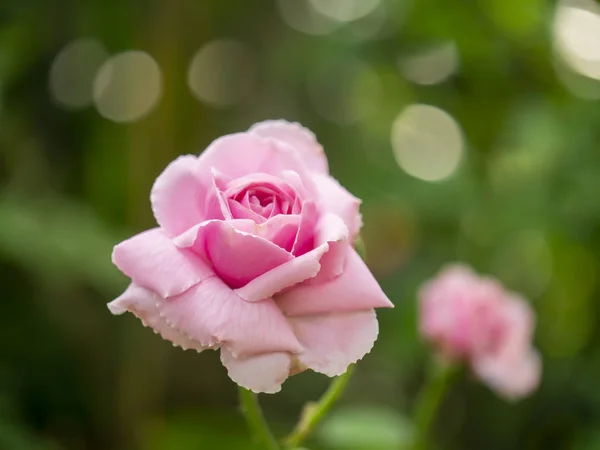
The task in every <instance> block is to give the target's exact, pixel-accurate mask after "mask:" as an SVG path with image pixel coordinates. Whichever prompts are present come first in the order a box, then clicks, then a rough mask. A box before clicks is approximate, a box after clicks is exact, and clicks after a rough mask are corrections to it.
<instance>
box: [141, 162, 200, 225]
mask: <svg viewBox="0 0 600 450" xmlns="http://www.w3.org/2000/svg"><path fill="white" fill-rule="evenodd" d="M210 180H211V178H210V176H209V177H207V178H206V179H205V180H204V181H203V178H202V177H201V176H200V172H199V160H198V158H197V157H196V156H193V155H185V156H180V157H179V158H177V159H176V160H175V161H173V162H172V163H171V164H169V165H168V166H167V167H166V168H165V170H163V172H162V173H161V174H160V175H159V176H158V178H157V179H156V181H155V182H154V185H153V186H152V191H151V193H150V202H151V203H152V211H153V212H154V217H155V218H156V221H157V222H158V224H159V225H160V226H161V227H162V228H163V230H165V232H166V233H167V235H169V236H177V235H178V234H181V233H183V232H184V231H185V230H187V229H188V228H190V227H192V226H193V225H195V224H197V223H200V222H202V221H203V220H204V217H205V216H204V210H205V200H206V194H207V192H208V190H209V188H210V184H211V181H210Z"/></svg>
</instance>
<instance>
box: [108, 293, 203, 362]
mask: <svg viewBox="0 0 600 450" xmlns="http://www.w3.org/2000/svg"><path fill="white" fill-rule="evenodd" d="M162 301H163V300H162V299H161V298H160V297H158V296H157V295H156V294H155V293H153V292H152V291H149V290H148V289H145V288H143V287H141V286H138V285H136V284H134V283H132V284H130V285H129V287H128V288H127V289H126V290H125V292H123V294H121V296H120V297H118V298H117V299H115V300H113V301H112V302H110V303H109V304H108V305H107V306H108V309H110V312H112V313H113V314H123V313H124V312H126V311H129V312H131V313H133V314H135V316H137V318H138V319H140V320H141V321H142V323H143V324H144V326H146V327H150V328H152V329H153V330H154V332H155V333H158V334H160V335H161V336H162V338H163V339H166V340H167V341H171V342H172V343H173V345H176V346H179V347H181V348H183V349H184V350H187V349H194V350H197V351H199V352H200V351H202V350H205V349H207V348H211V347H210V345H208V346H203V345H202V344H201V343H200V342H198V341H196V340H194V339H192V338H190V337H188V336H186V335H185V334H184V333H182V332H181V331H179V330H176V329H175V328H173V327H171V326H169V324H168V323H167V322H166V321H165V320H164V319H163V318H162V317H160V309H159V305H160V304H161V302H162Z"/></svg>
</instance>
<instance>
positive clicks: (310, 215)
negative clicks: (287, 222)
mask: <svg viewBox="0 0 600 450" xmlns="http://www.w3.org/2000/svg"><path fill="white" fill-rule="evenodd" d="M318 220H319V212H318V211H317V207H316V205H315V204H314V203H313V202H311V201H307V202H304V204H303V205H302V212H301V213H300V223H299V225H298V233H297V235H296V240H295V241H294V246H293V247H292V253H293V254H294V255H296V256H299V255H302V254H304V253H306V252H308V251H310V250H312V249H313V248H315V228H316V226H317V222H318Z"/></svg>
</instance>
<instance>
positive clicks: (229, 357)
mask: <svg viewBox="0 0 600 450" xmlns="http://www.w3.org/2000/svg"><path fill="white" fill-rule="evenodd" d="M221 362H222V363H223V365H224V366H225V367H226V368H227V374H228V375H229V378H231V379H232V380H233V381H234V382H235V383H237V384H238V385H239V386H242V387H244V388H246V389H249V390H251V391H252V392H256V393H261V392H263V393H265V394H274V393H276V392H279V391H280V390H281V384H282V383H283V382H284V381H285V380H286V379H287V377H288V376H289V375H290V369H291V365H292V359H291V355H290V354H289V353H283V352H277V353H264V354H262V355H256V356H249V357H247V358H236V357H234V356H233V354H232V353H231V352H230V351H229V350H228V349H227V348H226V347H222V348H221Z"/></svg>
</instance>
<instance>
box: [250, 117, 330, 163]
mask: <svg viewBox="0 0 600 450" xmlns="http://www.w3.org/2000/svg"><path fill="white" fill-rule="evenodd" d="M250 131H251V132H253V133H257V134H259V135H261V136H263V137H271V138H274V139H277V140H280V141H283V142H285V143H287V144H289V145H290V146H291V147H293V148H294V149H296V151H297V152H298V153H299V154H300V156H301V157H302V159H303V160H304V162H305V164H306V166H307V167H308V168H310V169H311V170H314V171H316V172H321V173H329V169H328V166H327V157H326V156H325V152H324V151H323V147H322V146H321V144H319V143H318V142H317V138H316V137H315V135H314V133H313V132H312V131H310V130H308V129H307V128H304V127H303V126H302V125H300V124H299V123H290V122H287V121H285V120H267V121H265V122H260V123H257V124H255V125H253V126H252V127H251V128H250Z"/></svg>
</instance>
